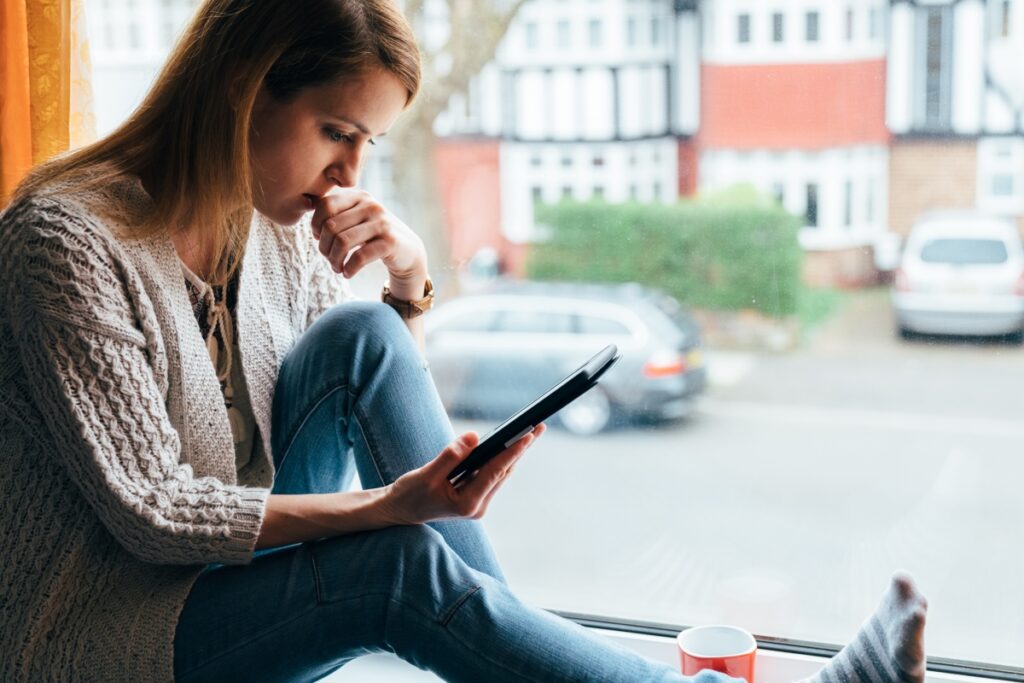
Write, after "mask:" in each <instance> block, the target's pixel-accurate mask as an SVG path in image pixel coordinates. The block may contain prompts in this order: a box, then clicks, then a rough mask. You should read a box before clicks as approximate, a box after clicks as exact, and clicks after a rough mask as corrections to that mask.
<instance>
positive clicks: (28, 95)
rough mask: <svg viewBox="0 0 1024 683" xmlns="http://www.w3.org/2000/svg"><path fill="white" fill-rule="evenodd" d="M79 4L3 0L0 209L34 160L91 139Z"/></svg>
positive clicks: (82, 13)
mask: <svg viewBox="0 0 1024 683" xmlns="http://www.w3.org/2000/svg"><path fill="white" fill-rule="evenodd" d="M83 5H84V3H83V0H3V2H2V3H0V207H2V206H3V205H4V204H6V202H7V199H8V198H9V197H10V195H11V193H12V192H13V191H14V188H15V186H16V185H17V184H18V182H19V181H20V180H21V179H22V178H23V177H24V175H25V173H26V172H28V170H29V169H30V168H31V167H32V166H33V165H35V164H38V163H40V162H42V161H45V160H47V159H49V158H50V157H52V156H54V155H56V154H59V153H61V152H64V151H67V150H69V149H73V148H75V147H79V146H81V145H83V144H87V143H89V142H91V141H92V140H93V139H95V135H96V123H95V117H94V114H93V106H92V85H91V80H90V79H91V73H90V72H91V69H90V65H89V44H88V40H87V31H86V20H85V8H84V6H83Z"/></svg>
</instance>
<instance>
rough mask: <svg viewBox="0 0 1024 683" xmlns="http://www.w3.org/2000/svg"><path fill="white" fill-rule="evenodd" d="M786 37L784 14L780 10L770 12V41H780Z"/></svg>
mask: <svg viewBox="0 0 1024 683" xmlns="http://www.w3.org/2000/svg"><path fill="white" fill-rule="evenodd" d="M785 39H786V15H785V14H783V13H782V12H773V13H772V42H773V43H781V42H782V41H784V40H785Z"/></svg>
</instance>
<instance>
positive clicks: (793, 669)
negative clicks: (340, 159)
mask: <svg viewBox="0 0 1024 683" xmlns="http://www.w3.org/2000/svg"><path fill="white" fill-rule="evenodd" d="M593 630H594V631H595V632H596V633H600V634H602V635H604V636H607V637H609V638H611V639H612V640H614V641H615V642H617V643H619V644H620V645H623V646H625V647H628V648H630V649H633V650H636V651H637V652H639V653H640V654H641V655H643V656H645V657H648V658H649V659H656V660H660V661H663V662H667V663H669V664H672V665H673V666H678V663H679V660H678V655H677V653H676V646H675V640H674V639H672V638H665V637H661V636H648V635H639V634H635V633H624V632H622V631H608V630H604V629H593ZM825 661H826V660H825V659H824V658H822V657H814V656H810V655H797V654H788V653H784V652H770V651H766V650H761V651H760V652H759V653H758V656H757V665H756V666H757V671H756V675H757V683H793V681H797V680H800V679H804V678H808V677H810V676H813V675H814V674H815V673H816V672H817V671H818V670H819V669H820V668H821V667H822V665H823V664H824V662H825ZM323 680H324V681H327V682H329V683H345V682H348V681H359V682H360V683H427V682H429V681H433V682H436V681H438V680H440V679H438V678H437V677H436V676H434V675H433V674H430V673H427V672H425V671H421V670H419V669H417V668H415V667H413V666H412V665H410V664H407V663H405V662H403V661H402V660H400V659H398V658H397V657H394V656H391V655H369V656H367V657H361V658H359V659H357V660H356V661H354V662H352V663H351V664H348V665H347V666H345V667H343V668H342V669H341V670H340V671H337V672H335V673H334V674H332V675H330V676H328V677H327V678H324V679H323ZM994 680H995V679H990V678H982V677H975V676H960V675H956V674H947V673H932V672H929V674H928V676H927V678H926V683H985V682H986V681H994Z"/></svg>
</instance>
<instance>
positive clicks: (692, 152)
mask: <svg viewBox="0 0 1024 683" xmlns="http://www.w3.org/2000/svg"><path fill="white" fill-rule="evenodd" d="M677 149H678V164H679V188H678V191H679V196H680V197H692V196H693V195H695V194H697V180H698V176H697V160H698V158H699V156H698V154H697V142H696V141H695V140H693V139H680V140H679V143H678V146H677Z"/></svg>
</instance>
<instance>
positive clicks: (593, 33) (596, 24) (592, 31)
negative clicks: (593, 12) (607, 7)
mask: <svg viewBox="0 0 1024 683" xmlns="http://www.w3.org/2000/svg"><path fill="white" fill-rule="evenodd" d="M587 34H588V36H589V40H590V47H592V48H594V49H598V48H600V47H601V20H600V19H591V20H590V22H589V23H588V24H587Z"/></svg>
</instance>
